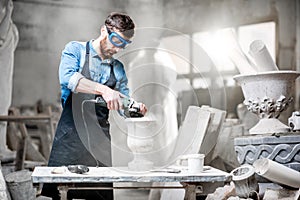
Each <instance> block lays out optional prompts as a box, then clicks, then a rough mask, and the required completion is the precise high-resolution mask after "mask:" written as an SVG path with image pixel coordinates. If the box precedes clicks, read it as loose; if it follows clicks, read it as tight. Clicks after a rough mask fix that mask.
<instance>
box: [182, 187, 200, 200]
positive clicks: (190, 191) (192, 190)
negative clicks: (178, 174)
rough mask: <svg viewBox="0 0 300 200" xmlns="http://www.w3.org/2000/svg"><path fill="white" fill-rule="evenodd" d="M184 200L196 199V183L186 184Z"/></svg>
mask: <svg viewBox="0 0 300 200" xmlns="http://www.w3.org/2000/svg"><path fill="white" fill-rule="evenodd" d="M184 187H185V194H184V200H196V188H197V186H196V185H190V184H185V185H184Z"/></svg>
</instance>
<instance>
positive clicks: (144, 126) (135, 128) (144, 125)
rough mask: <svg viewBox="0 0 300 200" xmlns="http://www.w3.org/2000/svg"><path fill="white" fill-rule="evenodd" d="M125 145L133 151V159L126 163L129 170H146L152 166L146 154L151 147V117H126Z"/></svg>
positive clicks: (153, 127) (152, 126) (153, 120)
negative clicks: (126, 133)
mask: <svg viewBox="0 0 300 200" xmlns="http://www.w3.org/2000/svg"><path fill="white" fill-rule="evenodd" d="M125 122H126V124H127V128H128V136H127V145H128V147H129V149H130V150H131V151H132V153H133V157H134V158H133V160H132V161H131V162H129V163H128V168H129V170H132V171H147V170H150V169H152V168H153V162H152V161H150V160H148V158H147V155H148V154H149V153H151V152H152V149H153V132H155V130H154V129H155V122H156V120H155V119H154V118H153V117H142V118H127V119H126V120H125Z"/></svg>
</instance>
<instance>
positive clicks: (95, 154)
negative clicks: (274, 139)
mask: <svg viewBox="0 0 300 200" xmlns="http://www.w3.org/2000/svg"><path fill="white" fill-rule="evenodd" d="M134 28H135V25H134V22H133V21H132V19H131V18H130V17H129V16H128V15H126V14H122V13H111V14H110V15H109V16H108V17H107V19H106V20H105V24H104V25H103V26H102V27H101V34H100V36H99V37H98V38H97V39H96V40H90V41H88V42H75V41H73V42H70V43H68V44H67V45H66V47H65V49H64V50H63V52H62V57H61V62H60V66H59V80H60V85H61V100H62V105H63V112H62V114H61V118H60V120H59V123H58V126H57V130H56V134H55V137H54V140H53V146H52V150H51V154H50V158H49V163H48V165H49V166H63V165H64V166H67V165H87V166H100V167H101V166H111V145H110V134H109V122H108V114H109V110H121V109H123V108H122V106H123V103H122V102H123V98H126V97H128V96H129V90H128V87H127V83H128V80H127V77H126V73H125V70H124V67H123V64H122V63H121V62H120V61H119V60H117V59H114V58H113V57H112V56H113V55H114V54H116V53H117V52H118V51H119V50H121V49H124V48H125V47H126V46H127V45H128V44H130V43H131V41H130V39H131V38H132V37H133V35H134ZM99 96H100V97H102V98H103V100H104V101H105V103H106V104H105V105H103V104H97V103H96V104H95V101H94V99H95V97H99ZM140 112H141V113H142V114H145V113H146V112H147V108H146V106H145V105H144V104H142V103H140ZM92 142H94V144H92ZM95 142H96V144H95ZM105 186H112V185H111V184H106V185H105ZM42 194H44V195H46V196H51V197H52V198H53V199H57V198H59V197H58V192H57V190H56V186H55V185H53V184H45V185H44V188H43V192H42ZM68 198H85V199H105V200H107V199H113V192H112V190H109V191H94V192H92V191H84V192H82V191H81V192H76V191H73V192H72V191H70V192H69V193H68Z"/></svg>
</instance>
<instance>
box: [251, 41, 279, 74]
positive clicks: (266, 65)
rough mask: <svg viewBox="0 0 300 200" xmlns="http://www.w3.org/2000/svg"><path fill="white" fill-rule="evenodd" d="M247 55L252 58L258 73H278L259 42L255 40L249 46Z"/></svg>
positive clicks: (267, 52)
mask: <svg viewBox="0 0 300 200" xmlns="http://www.w3.org/2000/svg"><path fill="white" fill-rule="evenodd" d="M249 54H250V55H251V56H252V57H253V59H254V61H255V63H256V67H257V70H258V72H265V71H278V67H277V65H276V64H275V62H274V61H273V59H272V57H271V55H270V53H269V51H268V49H267V48H266V46H265V44H264V43H263V42H262V41H261V40H255V41H253V42H252V43H251V44H250V50H249Z"/></svg>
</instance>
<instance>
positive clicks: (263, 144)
mask: <svg viewBox="0 0 300 200" xmlns="http://www.w3.org/2000/svg"><path fill="white" fill-rule="evenodd" d="M234 149H235V152H236V154H237V158H238V161H239V163H240V164H251V165H252V164H253V163H254V161H256V160H257V159H259V158H268V159H270V160H273V161H275V162H278V163H280V164H283V165H285V166H287V167H290V168H292V169H294V170H297V171H300V132H295V133H282V134H276V136H273V135H271V134H270V135H267V134H265V135H256V136H255V135H251V136H244V137H238V138H235V139H234Z"/></svg>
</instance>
